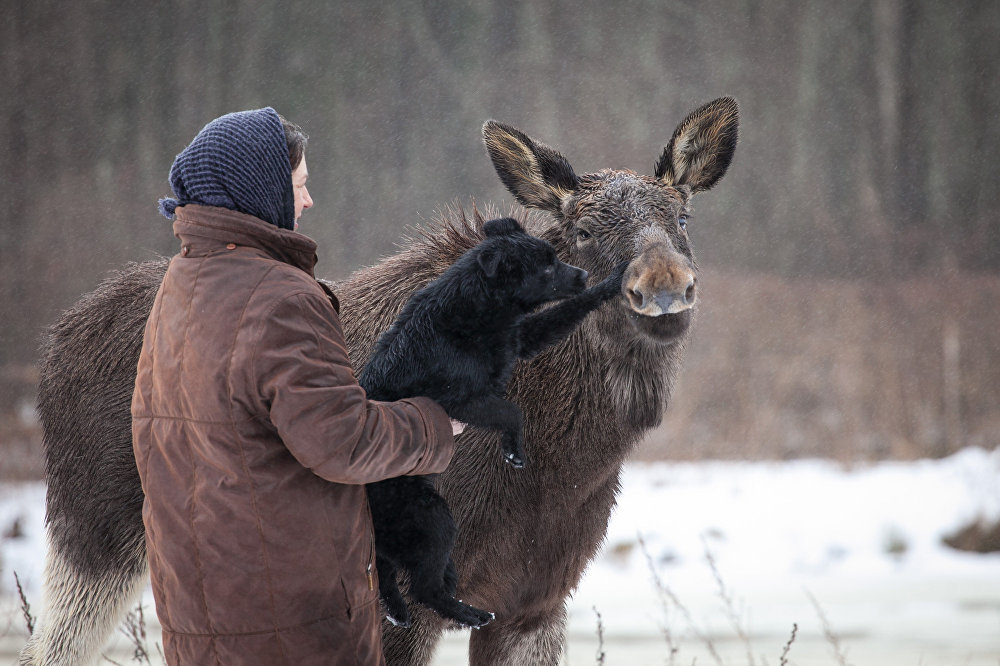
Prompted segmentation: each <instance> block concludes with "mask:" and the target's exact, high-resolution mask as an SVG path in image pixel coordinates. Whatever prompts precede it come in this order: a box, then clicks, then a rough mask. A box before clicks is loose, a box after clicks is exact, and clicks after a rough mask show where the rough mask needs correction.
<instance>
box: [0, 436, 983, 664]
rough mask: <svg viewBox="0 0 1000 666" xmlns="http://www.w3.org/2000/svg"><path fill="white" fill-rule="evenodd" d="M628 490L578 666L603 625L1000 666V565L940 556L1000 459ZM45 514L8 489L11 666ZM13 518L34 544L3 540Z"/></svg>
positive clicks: (759, 658) (3, 602)
mask: <svg viewBox="0 0 1000 666" xmlns="http://www.w3.org/2000/svg"><path fill="white" fill-rule="evenodd" d="M622 485H623V491H622V494H621V497H620V499H619V505H618V509H617V511H616V512H615V514H614V516H613V518H612V521H611V524H610V526H609V530H608V541H607V545H606V547H605V549H604V551H603V554H602V555H601V557H600V558H599V559H598V560H597V561H596V562H594V563H593V565H592V566H591V568H590V570H589V571H588V573H587V575H586V577H585V579H584V581H583V582H582V584H581V585H580V588H579V590H578V591H577V593H576V594H575V596H574V598H573V600H572V601H571V603H570V619H569V633H570V641H569V645H568V649H567V658H566V663H568V664H573V665H576V664H595V663H597V650H598V638H597V627H598V616H597V613H600V617H601V623H602V626H603V635H604V640H603V651H604V653H605V655H606V657H605V661H604V663H606V664H609V665H612V664H667V663H674V664H678V665H687V664H693V663H697V664H716V663H726V664H746V663H751V662H753V663H756V664H761V665H763V664H778V663H781V659H782V652H783V650H784V648H785V645H786V644H787V643H788V640H789V637H790V635H791V632H792V627H793V624H795V625H797V634H796V637H795V640H794V642H793V643H792V644H791V646H790V648H789V650H788V654H787V659H788V663H790V664H799V665H801V666H806V665H808V664H839V663H849V664H856V665H861V664H878V665H880V666H882V665H894V664H901V665H902V664H906V665H909V666H918V665H922V666H934V665H938V664H940V665H942V666H945V665H947V666H951V665H953V664H970V665H978V664H990V665H992V666H996V665H997V664H1000V555H996V554H994V555H973V554H967V553H959V552H956V551H953V550H951V549H949V548H947V547H945V546H943V545H942V543H941V538H942V536H944V535H947V534H950V533H952V532H954V531H955V530H957V529H958V528H959V527H962V526H964V525H966V524H967V523H969V522H970V521H972V520H974V519H976V518H985V519H987V520H997V519H1000V450H997V451H992V452H987V451H984V450H982V449H966V450H964V451H962V452H960V453H959V454H957V455H954V456H952V457H950V458H947V459H945V460H938V461H919V462H913V463H880V464H876V465H870V466H856V467H853V468H850V469H848V468H844V467H841V466H838V465H836V464H834V463H830V462H824V461H798V462H790V463H732V462H707V463H659V464H649V465H640V464H632V465H629V466H628V467H627V468H626V471H625V474H624V478H623V484H622ZM43 498H44V489H43V488H42V486H41V485H40V484H21V485H5V486H4V485H0V611H3V614H2V615H0V636H2V635H4V634H5V633H6V634H7V637H6V638H4V639H0V658H4V659H6V658H7V657H8V656H9V655H10V654H11V652H10V650H13V649H14V646H16V645H18V644H19V643H20V642H21V641H23V637H21V636H19V635H17V634H18V632H19V631H21V627H22V626H23V625H22V623H21V621H20V619H19V617H18V615H17V612H16V608H17V606H16V603H15V600H14V598H13V596H12V595H13V588H14V585H13V574H12V571H14V570H16V571H17V572H18V574H19V576H20V578H21V580H22V583H23V584H24V585H25V589H26V592H27V594H28V596H29V600H36V601H38V599H39V597H40V592H39V588H40V580H41V572H42V561H43V556H44V539H43V533H42V518H43ZM18 519H19V520H20V528H19V529H20V531H21V532H23V536H22V537H18V538H6V537H4V536H3V535H4V534H8V533H10V532H11V528H12V526H13V524H14V521H15V520H18ZM14 531H15V532H16V531H17V530H14ZM640 536H641V539H642V542H644V544H645V547H644V546H643V545H641V544H640ZM709 558H710V559H709ZM654 574H655V575H654ZM727 598H728V599H729V602H726V601H725V599H727ZM664 599H666V602H665V601H664ZM146 602H147V603H149V604H150V612H149V615H152V612H151V603H152V602H151V599H150V598H149V596H148V594H147V598H146ZM38 603H40V602H38ZM595 609H596V612H595ZM830 634H832V637H831V636H830ZM741 636H745V638H743V637H741ZM465 639H466V633H465V632H457V633H454V634H450V635H449V636H448V637H447V638H446V640H445V641H444V642H443V645H442V647H441V649H440V650H439V653H438V655H437V658H436V660H435V663H436V664H452V663H463V662H464V658H465V645H464V642H465ZM670 646H672V647H673V649H674V650H675V652H674V654H673V660H672V661H671V648H670ZM838 650H839V656H838ZM117 654H118V655H119V656H116V657H115V658H116V661H119V662H121V663H125V661H127V659H128V653H127V652H119V653H117Z"/></svg>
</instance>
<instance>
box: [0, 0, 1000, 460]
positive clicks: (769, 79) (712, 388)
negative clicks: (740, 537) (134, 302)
mask: <svg viewBox="0 0 1000 666" xmlns="http://www.w3.org/2000/svg"><path fill="white" fill-rule="evenodd" d="M3 16H4V18H3V21H2V22H0V89H2V91H3V93H2V95H0V132H2V140H0V170H2V174H3V177H2V178H0V200H2V201H3V206H4V207H3V210H2V212H0V229H2V235H0V313H2V316H0V460H2V461H3V462H2V463H0V478H4V477H6V478H11V477H15V476H32V475H35V474H38V473H39V469H40V467H39V460H40V456H39V446H40V444H39V436H38V427H37V423H36V422H35V420H34V417H33V410H32V405H33V397H34V389H35V382H36V380H37V377H36V371H35V363H36V360H37V355H38V352H37V349H38V344H39V341H40V336H41V333H42V331H43V329H44V327H45V326H46V325H48V324H49V323H51V322H52V321H54V319H55V318H56V317H57V316H58V313H59V312H60V311H62V310H63V309H65V308H66V307H68V306H69V305H70V304H72V303H73V302H74V301H75V300H76V299H77V298H78V297H79V296H80V295H81V294H83V293H85V292H87V291H90V290H91V289H93V288H94V287H95V286H96V285H97V283H98V282H99V281H100V280H101V279H102V276H103V275H104V274H105V273H106V272H107V271H108V270H109V269H113V268H115V267H118V266H121V265H122V264H124V263H125V262H128V261H141V260H145V259H149V258H152V257H154V256H157V255H171V254H173V253H174V252H175V251H176V250H175V248H176V241H175V239H174V238H173V236H172V232H171V228H170V223H169V222H168V221H167V220H165V219H164V218H162V217H160V216H159V215H158V214H157V212H156V200H157V198H158V197H160V196H163V195H166V194H169V189H168V184H167V173H168V171H169V169H170V165H171V163H172V161H173V158H174V156H175V155H176V154H177V153H178V152H180V151H181V150H182V149H183V148H184V146H185V145H186V144H187V143H188V142H189V141H190V140H191V139H192V138H193V137H194V135H195V134H196V133H197V132H198V130H199V129H200V128H201V127H202V126H203V125H204V124H205V123H206V122H208V121H209V120H211V119H212V118H214V117H216V116H219V115H221V114H223V113H227V112H230V111H236V110H241V109H247V108H256V107H261V106H265V105H271V106H274V107H275V108H276V109H278V111H279V112H281V113H282V114H284V115H285V116H286V117H288V118H289V119H291V120H293V121H294V122H297V123H299V124H301V125H302V126H303V127H304V128H305V129H306V131H307V132H308V133H309V134H310V135H311V142H310V147H309V151H308V158H309V167H310V173H311V177H310V181H309V185H310V192H311V193H312V196H313V198H314V199H315V201H316V207H315V208H314V209H313V210H311V211H309V212H307V213H306V215H305V217H304V219H303V221H304V224H303V229H302V230H303V231H304V232H305V233H307V234H309V235H311V236H313V237H314V238H316V239H317V240H318V241H319V243H320V252H321V254H320V263H319V266H318V273H319V274H320V275H322V276H325V277H329V278H332V279H337V278H342V277H344V276H345V275H347V274H348V273H349V272H351V271H352V270H354V269H356V268H358V267H360V266H362V265H365V264H369V263H372V262H374V261H375V260H377V259H378V258H379V257H380V256H384V255H386V254H388V253H391V252H393V251H394V249H395V248H396V247H397V244H398V243H399V242H400V238H401V236H402V234H403V230H404V227H406V226H408V225H415V224H426V223H428V222H429V221H431V220H433V219H434V217H435V216H436V211H438V210H441V209H442V208H443V207H445V206H447V205H448V204H449V203H451V202H454V201H458V202H460V203H462V204H463V205H466V206H468V205H469V203H470V201H471V200H472V199H473V198H474V199H475V201H477V202H480V203H484V202H494V203H496V204H498V205H500V206H502V207H504V208H506V207H507V206H509V205H510V204H511V203H512V199H511V197H510V196H509V195H508V194H507V193H506V191H505V190H504V189H503V187H502V185H501V184H500V182H499V180H498V178H497V177H496V175H495V174H494V172H493V170H492V167H491V165H490V163H489V160H488V158H487V156H486V154H485V151H484V149H483V147H482V144H481V139H480V133H479V132H480V127H481V125H482V123H483V122H484V121H485V120H486V119H488V118H496V119H499V120H501V121H503V122H506V123H509V124H513V125H515V126H516V127H518V128H520V129H522V130H523V131H525V132H526V133H528V134H529V135H531V136H532V137H534V138H536V139H538V140H541V141H543V142H545V143H547V144H549V145H551V146H553V147H555V148H557V149H558V150H559V151H560V152H562V153H563V154H564V155H565V156H566V157H567V158H568V159H569V160H570V162H571V163H572V164H573V165H574V167H575V169H576V171H577V172H578V173H581V174H582V173H587V172H589V171H596V170H598V169H600V168H604V167H619V168H620V167H625V168H631V169H633V170H635V171H639V172H642V173H650V172H651V171H652V168H653V163H654V161H655V159H656V158H657V157H658V156H659V154H660V151H661V150H662V148H663V145H664V144H665V142H666V141H667V140H668V139H669V138H670V134H671V132H672V131H673V129H674V127H675V126H676V124H677V123H678V122H679V121H680V120H681V119H682V118H683V117H684V115H686V114H687V113H688V112H689V111H691V110H693V109H694V108H695V107H697V106H698V105H700V104H702V103H704V102H707V101H709V100H711V99H713V98H715V97H719V96H722V95H733V96H735V97H736V98H737V99H738V100H739V102H740V105H741V109H742V125H741V135H740V143H739V146H738V148H737V153H736V158H735V161H734V163H733V165H732V167H731V169H730V171H729V174H728V175H727V177H726V178H725V179H724V180H723V181H722V182H721V183H720V184H719V185H718V186H717V188H716V189H715V191H712V192H709V193H706V194H702V195H699V196H698V197H697V198H696V201H695V203H696V206H697V211H696V215H695V219H694V221H693V223H692V225H691V233H692V237H693V240H694V244H695V248H696V251H697V253H698V256H699V263H700V266H701V275H702V277H701V280H702V284H703V287H704V288H703V291H702V296H703V299H702V301H701V306H700V310H699V318H698V321H697V322H696V328H695V332H694V336H693V338H692V341H691V343H690V345H689V349H688V360H687V363H686V366H685V370H684V372H683V374H682V376H681V379H680V382H679V385H678V387H677V391H676V395H675V398H674V400H673V403H672V405H671V407H670V410H669V411H668V416H667V418H666V420H665V422H664V424H663V426H662V427H661V428H660V429H659V430H657V431H656V432H655V433H653V434H652V435H651V436H650V438H649V439H648V441H647V442H646V443H644V445H643V447H642V448H641V450H640V456H642V457H645V458H672V459H677V458H688V459H690V458H705V457H728V458H777V459H783V458H794V457H802V456H815V455H820V456H829V457H834V458H837V459H841V460H845V461H854V460H868V459H883V458H914V457H919V456H940V455H945V454H947V453H949V452H951V451H954V450H956V449H958V448H961V447H963V446H966V445H980V446H985V447H988V448H994V447H996V446H997V444H998V443H1000V308H998V304H1000V193H998V188H997V175H998V166H1000V157H998V156H1000V3H998V2H995V0H986V1H981V2H975V1H968V2H954V3H952V2H948V3H946V2H941V1H940V0H911V1H908V0H847V1H845V2H838V3H830V2H826V1H825V0H757V1H753V0H733V1H724V0H699V1H698V2H694V1H686V0H618V1H616V2H606V1H603V0H574V1H573V2H563V1H543V2H538V1H532V2H520V1H511V0H504V1H502V2H501V1H495V2H489V1H485V0H483V1H471V2H470V1H459V0H424V1H423V2H420V3H374V2H336V1H333V2H331V1H329V0H322V1H321V0H296V1H295V2H276V1H274V0H256V1H253V2H244V1H242V0H229V1H226V2H195V1H192V0H157V1H156V2H151V1H145V2H144V1H136V2H128V3H123V2H118V1H117V0H104V1H100V0H82V1H81V2H74V3H67V2H61V1H56V0H32V1H31V2H28V1H21V0H5V1H4V2H3ZM109 334H113V332H109Z"/></svg>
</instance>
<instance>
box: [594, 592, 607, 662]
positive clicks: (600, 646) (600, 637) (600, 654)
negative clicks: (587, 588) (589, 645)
mask: <svg viewBox="0 0 1000 666" xmlns="http://www.w3.org/2000/svg"><path fill="white" fill-rule="evenodd" d="M592 608H593V609H594V614H595V615H597V664H598V666H604V657H605V654H604V621H603V620H602V618H601V612H600V611H599V610H597V606H592Z"/></svg>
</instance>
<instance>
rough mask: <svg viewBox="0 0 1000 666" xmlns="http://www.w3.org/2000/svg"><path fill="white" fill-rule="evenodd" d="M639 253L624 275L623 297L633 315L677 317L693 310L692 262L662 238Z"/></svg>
mask: <svg viewBox="0 0 1000 666" xmlns="http://www.w3.org/2000/svg"><path fill="white" fill-rule="evenodd" d="M657 236H658V237H654V238H652V239H650V240H649V242H647V243H646V244H645V246H644V247H643V248H642V249H641V251H640V253H639V256H638V257H636V259H635V260H633V261H632V264H631V265H630V266H629V268H628V271H627V272H626V273H625V279H624V282H623V287H624V292H625V296H626V297H627V298H628V303H629V307H630V308H632V310H633V311H635V312H637V313H639V314H641V315H645V316H647V317H659V316H661V315H665V314H677V313H680V312H684V311H685V310H689V309H691V308H692V307H694V303H695V299H696V298H697V283H698V280H697V277H696V275H695V272H694V267H693V266H692V265H691V261H690V260H689V259H688V258H687V257H685V256H684V255H683V254H681V253H680V252H678V251H677V250H675V249H674V248H673V246H672V244H671V243H670V240H669V239H668V238H666V237H665V234H664V235H662V236H660V235H657Z"/></svg>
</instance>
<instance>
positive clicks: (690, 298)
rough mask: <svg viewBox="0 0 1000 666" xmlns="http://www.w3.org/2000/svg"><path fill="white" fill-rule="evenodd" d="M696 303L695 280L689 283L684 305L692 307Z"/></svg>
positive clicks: (685, 291) (685, 292)
mask: <svg viewBox="0 0 1000 666" xmlns="http://www.w3.org/2000/svg"><path fill="white" fill-rule="evenodd" d="M693 301H694V280H691V282H689V283H688V287H687V289H685V290H684V303H685V304H688V305H690V304H691V303H692V302H693Z"/></svg>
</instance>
